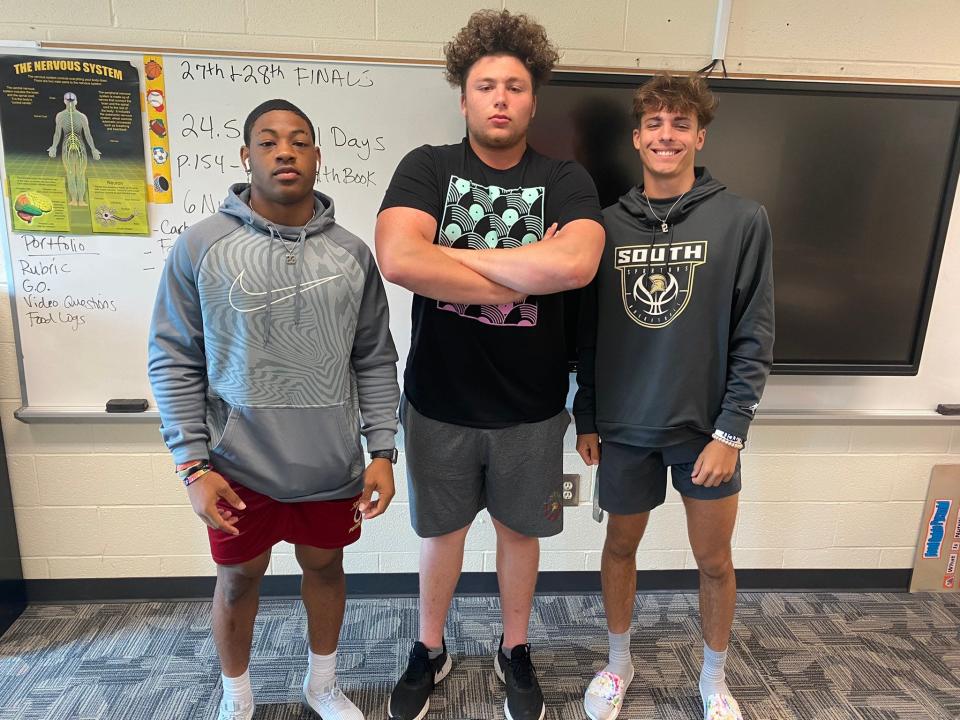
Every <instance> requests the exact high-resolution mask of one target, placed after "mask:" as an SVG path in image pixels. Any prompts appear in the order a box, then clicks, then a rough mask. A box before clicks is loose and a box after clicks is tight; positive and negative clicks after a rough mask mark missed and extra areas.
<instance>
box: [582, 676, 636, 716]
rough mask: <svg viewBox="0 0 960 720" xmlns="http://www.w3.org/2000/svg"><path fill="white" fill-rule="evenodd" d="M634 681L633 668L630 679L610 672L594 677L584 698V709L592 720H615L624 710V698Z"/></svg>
mask: <svg viewBox="0 0 960 720" xmlns="http://www.w3.org/2000/svg"><path fill="white" fill-rule="evenodd" d="M632 681H633V666H632V665H631V666H630V675H629V677H625V678H624V677H620V676H619V675H616V674H614V673H612V672H610V671H608V670H601V671H600V672H598V673H597V674H596V675H594V676H593V680H591V681H590V685H589V686H588V687H587V692H586V693H585V694H584V696H583V709H584V710H585V711H586V713H587V717H588V718H590V720H614V718H615V717H617V715H619V714H620V710H621V709H622V708H623V696H624V695H626V693H627V688H628V687H630V683H631V682H632Z"/></svg>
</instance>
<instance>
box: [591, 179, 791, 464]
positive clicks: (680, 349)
mask: <svg viewBox="0 0 960 720" xmlns="http://www.w3.org/2000/svg"><path fill="white" fill-rule="evenodd" d="M677 200H678V199H677V198H668V199H666V200H651V201H650V202H649V204H648V202H647V198H646V197H645V196H644V195H643V186H642V185H641V186H637V187H634V188H632V189H631V190H630V191H629V192H628V193H627V194H626V195H624V196H623V197H621V198H620V201H619V202H618V203H617V204H615V205H611V206H610V207H608V208H606V209H605V210H604V211H603V215H604V226H605V227H606V232H607V239H606V245H605V247H604V251H603V258H602V259H601V261H600V267H599V269H598V270H597V275H596V277H595V278H594V280H593V282H592V283H591V284H590V285H589V286H588V287H587V288H586V289H585V290H584V294H583V299H582V307H581V317H580V333H579V335H580V337H579V343H578V345H579V358H580V361H579V368H578V372H577V382H578V384H579V390H578V391H577V395H576V399H575V401H574V405H573V413H574V416H575V418H576V422H577V433H579V434H584V433H593V432H599V433H600V437H601V438H602V439H603V440H606V441H610V442H616V443H622V444H625V445H633V446H638V447H667V446H670V445H676V444H679V443H683V442H687V441H690V440H693V439H694V438H697V437H702V436H703V435H711V434H713V431H714V430H715V429H718V430H722V431H724V432H726V433H729V434H731V435H734V436H736V437H739V438H742V439H744V440H746V438H747V431H748V429H749V427H750V422H751V421H752V420H753V416H754V413H755V412H756V409H757V406H758V405H759V403H760V397H761V395H762V394H763V387H764V384H765V383H766V380H767V375H768V374H769V372H770V366H771V364H772V362H773V334H774V312H773V243H772V237H771V233H770V224H769V221H768V220H767V213H766V210H764V208H763V206H761V205H760V204H759V203H757V202H754V201H752V200H747V199H744V198H741V197H738V196H737V195H734V194H733V193H730V192H727V190H726V188H725V186H724V185H723V184H721V183H720V182H718V181H717V180H714V179H713V178H712V177H711V176H710V173H709V172H708V171H707V170H706V168H696V181H695V183H694V186H693V188H691V189H690V191H689V192H687V193H686V194H685V195H683V196H682V197H681V198H680V199H679V202H677ZM671 208H672V209H671ZM668 213H669V216H668ZM664 220H666V222H664Z"/></svg>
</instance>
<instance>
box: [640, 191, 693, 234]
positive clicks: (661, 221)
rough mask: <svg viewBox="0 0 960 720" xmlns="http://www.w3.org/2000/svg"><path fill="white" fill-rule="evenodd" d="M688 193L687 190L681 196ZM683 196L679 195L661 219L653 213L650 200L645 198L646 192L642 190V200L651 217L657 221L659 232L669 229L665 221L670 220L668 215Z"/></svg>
mask: <svg viewBox="0 0 960 720" xmlns="http://www.w3.org/2000/svg"><path fill="white" fill-rule="evenodd" d="M688 192H690V191H689V190H687V191H686V192H684V193H683V195H686V194H687V193H688ZM683 195H681V196H680V197H678V198H677V200H676V202H674V203H673V205H671V206H670V209H669V210H667V214H666V216H665V217H663V218H661V217H660V216H659V215H657V214H656V213H655V212H654V211H653V205H651V204H650V198H649V197H647V192H646V190H644V192H643V199H644V200H646V201H647V207H648V208H650V214H651V215H653V216H654V217H655V218H656V219H657V220H659V221H660V230H662V231H663V232H667V231H668V230H669V229H670V226H669V225H667V220H668V219H669V218H670V213H672V212H673V209H674V208H675V207H676V206H677V203H678V202H680V201H681V200H683Z"/></svg>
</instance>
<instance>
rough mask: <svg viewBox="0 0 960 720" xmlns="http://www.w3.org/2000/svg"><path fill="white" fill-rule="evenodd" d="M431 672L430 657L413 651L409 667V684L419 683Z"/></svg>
mask: <svg viewBox="0 0 960 720" xmlns="http://www.w3.org/2000/svg"><path fill="white" fill-rule="evenodd" d="M430 672H432V668H431V666H430V657H429V656H428V655H425V654H424V655H421V654H419V653H418V652H417V651H416V650H411V651H410V662H409V663H408V665H407V682H412V683H418V682H420V680H422V679H423V678H424V676H426V675H427V674H428V673H430Z"/></svg>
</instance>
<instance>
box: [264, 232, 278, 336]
mask: <svg viewBox="0 0 960 720" xmlns="http://www.w3.org/2000/svg"><path fill="white" fill-rule="evenodd" d="M267 230H269V231H270V245H269V246H268V247H267V314H266V317H265V319H264V322H266V324H267V326H266V328H264V331H263V344H264V345H265V346H266V345H269V344H270V330H271V328H272V327H273V322H272V319H273V285H274V282H273V275H274V268H273V244H274V242H275V241H277V240H279V239H280V233H279V232H278V231H277V229H276V228H275V227H274V226H273V225H272V224H271V223H267Z"/></svg>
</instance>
